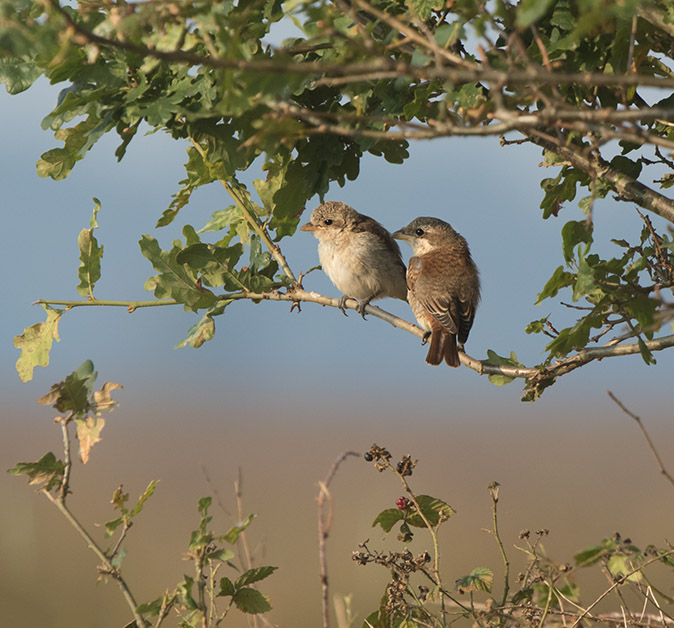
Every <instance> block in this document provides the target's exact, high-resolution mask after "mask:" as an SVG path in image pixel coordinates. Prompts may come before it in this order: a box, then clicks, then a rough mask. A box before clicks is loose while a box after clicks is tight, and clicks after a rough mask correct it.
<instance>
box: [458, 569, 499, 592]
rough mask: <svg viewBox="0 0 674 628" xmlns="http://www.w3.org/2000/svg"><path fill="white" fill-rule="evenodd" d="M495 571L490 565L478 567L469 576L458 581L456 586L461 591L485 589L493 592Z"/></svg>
mask: <svg viewBox="0 0 674 628" xmlns="http://www.w3.org/2000/svg"><path fill="white" fill-rule="evenodd" d="M493 582H494V572H493V571H492V570H491V569H489V567H476V568H475V569H473V571H471V572H470V573H469V574H468V575H467V576H463V577H462V578H459V579H458V580H457V581H456V588H457V589H458V590H459V591H461V592H465V591H485V592H486V593H491V586H492V584H493Z"/></svg>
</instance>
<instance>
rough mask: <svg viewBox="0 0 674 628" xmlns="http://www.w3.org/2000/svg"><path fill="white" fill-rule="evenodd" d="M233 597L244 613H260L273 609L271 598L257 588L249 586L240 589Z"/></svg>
mask: <svg viewBox="0 0 674 628" xmlns="http://www.w3.org/2000/svg"><path fill="white" fill-rule="evenodd" d="M232 599H233V600H234V604H236V607H237V608H238V609H239V610H240V611H242V612H244V613H250V614H258V613H266V612H267V611H270V610H271V602H270V600H269V598H268V597H267V596H266V595H264V594H263V593H260V592H259V591H258V590H257V589H250V588H248V587H245V588H243V589H238V590H237V592H236V593H235V594H234V595H233V597H232Z"/></svg>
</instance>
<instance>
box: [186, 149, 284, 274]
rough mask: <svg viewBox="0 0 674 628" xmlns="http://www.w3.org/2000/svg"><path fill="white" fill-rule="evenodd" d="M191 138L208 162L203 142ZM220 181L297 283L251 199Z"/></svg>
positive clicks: (275, 257) (280, 263) (251, 225)
mask: <svg viewBox="0 0 674 628" xmlns="http://www.w3.org/2000/svg"><path fill="white" fill-rule="evenodd" d="M190 139H191V140H192V145H193V146H194V148H195V149H196V150H197V151H198V152H199V154H200V155H201V158H202V159H203V160H204V162H206V160H207V158H206V152H205V151H204V149H203V147H202V146H201V144H199V142H197V141H196V140H195V139H193V138H190ZM218 181H219V182H220V184H221V185H222V186H223V187H224V188H225V190H227V193H228V194H229V195H230V196H231V197H232V199H233V200H234V202H235V203H236V206H237V207H238V208H239V209H240V210H241V213H242V214H243V217H244V218H245V219H246V222H247V223H248V224H249V225H250V227H251V229H252V230H253V231H254V232H255V233H256V234H257V235H258V236H259V238H260V240H262V242H264V244H265V246H266V247H267V249H269V252H270V253H271V255H272V256H273V258H274V259H275V260H276V261H277V262H278V265H279V266H280V267H281V270H283V272H284V273H285V274H286V276H287V277H288V278H289V279H290V280H291V281H292V282H293V283H297V278H296V277H295V275H294V273H293V271H292V270H291V269H290V266H288V262H287V261H286V258H285V257H284V256H283V254H282V253H281V249H280V248H279V247H278V246H277V245H276V244H274V243H273V242H272V240H271V238H270V237H269V234H268V233H267V230H266V229H265V228H264V227H263V226H262V225H261V224H260V222H259V220H258V219H257V217H256V216H255V214H254V212H253V211H251V208H250V207H249V206H248V205H249V203H248V202H247V201H248V200H249V199H247V198H246V196H245V195H241V194H239V190H238V189H235V188H234V187H232V185H231V184H230V183H229V181H225V180H224V179H218Z"/></svg>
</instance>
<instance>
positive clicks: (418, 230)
mask: <svg viewBox="0 0 674 628" xmlns="http://www.w3.org/2000/svg"><path fill="white" fill-rule="evenodd" d="M414 234H415V235H417V236H419V237H421V236H422V235H424V230H423V229H417V230H416V231H415V232H414Z"/></svg>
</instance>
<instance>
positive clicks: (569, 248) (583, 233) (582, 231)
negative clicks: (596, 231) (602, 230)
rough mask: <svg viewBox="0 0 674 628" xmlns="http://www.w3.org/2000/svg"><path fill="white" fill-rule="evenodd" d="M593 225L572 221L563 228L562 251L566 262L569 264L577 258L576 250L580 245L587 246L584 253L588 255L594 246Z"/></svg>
mask: <svg viewBox="0 0 674 628" xmlns="http://www.w3.org/2000/svg"><path fill="white" fill-rule="evenodd" d="M592 231H593V225H592V224H591V223H590V224H588V223H587V222H586V221H584V220H582V221H576V220H570V221H569V222H567V223H566V224H565V225H564V226H563V227H562V251H563V253H564V261H565V262H566V263H567V264H569V263H571V262H572V261H573V260H574V259H575V257H574V254H573V251H574V249H575V248H576V246H577V245H578V244H580V243H585V244H586V245H587V246H586V247H585V250H584V251H583V253H584V254H587V252H588V250H589V249H590V245H591V244H592Z"/></svg>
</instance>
